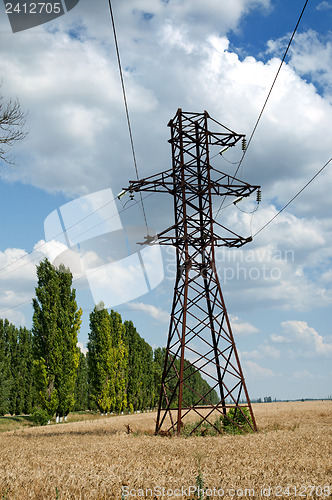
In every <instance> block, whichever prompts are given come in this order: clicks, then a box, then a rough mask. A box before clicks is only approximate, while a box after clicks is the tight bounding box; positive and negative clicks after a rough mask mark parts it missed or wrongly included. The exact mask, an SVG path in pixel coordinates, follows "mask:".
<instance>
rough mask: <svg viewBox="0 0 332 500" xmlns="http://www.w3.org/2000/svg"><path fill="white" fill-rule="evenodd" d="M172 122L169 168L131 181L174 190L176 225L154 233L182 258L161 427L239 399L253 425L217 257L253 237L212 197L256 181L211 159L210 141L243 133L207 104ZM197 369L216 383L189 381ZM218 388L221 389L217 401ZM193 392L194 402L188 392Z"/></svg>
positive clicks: (211, 417)
mask: <svg viewBox="0 0 332 500" xmlns="http://www.w3.org/2000/svg"><path fill="white" fill-rule="evenodd" d="M210 123H212V124H213V126H214V127H216V126H217V127H218V132H211V131H210V130H209V124H210ZM168 126H169V127H170V129H171V139H170V140H169V142H170V144H171V146H172V163H173V166H172V169H170V170H167V171H164V172H162V173H160V174H156V175H153V176H151V177H148V178H146V179H142V180H139V181H130V187H129V188H127V190H129V191H150V192H167V193H170V194H171V195H173V198H174V213H175V222H174V225H173V226H171V227H169V228H168V229H166V230H164V231H162V232H161V233H159V234H158V235H157V237H155V239H154V241H156V239H157V241H158V243H159V244H165V245H172V246H174V247H175V249H176V261H177V275H176V280H175V287H174V298H173V305H172V312H171V317H170V326H169V334H168V342H167V347H166V358H165V365H164V371H163V375H162V381H161V392H160V400H159V408H158V415H157V423H156V433H159V432H161V431H163V430H164V431H176V432H177V433H178V434H179V433H180V432H181V428H182V425H183V419H184V417H185V416H186V415H187V414H188V413H189V412H191V411H194V412H195V413H196V414H197V416H198V417H199V421H198V423H197V426H196V428H197V427H198V426H199V425H201V424H202V423H203V422H208V423H209V424H210V425H211V426H213V427H214V423H215V420H216V414H217V415H218V414H220V416H222V417H224V416H226V415H227V408H230V407H234V406H236V408H237V410H236V411H239V412H241V413H242V414H243V413H244V412H243V408H245V407H247V408H248V409H249V411H250V415H251V420H252V422H249V421H248V424H249V425H250V426H251V428H252V429H253V430H256V424H255V419H254V415H253V412H252V408H251V404H250V400H249V396H248V391H247V388H246V384H245V380H244V377H243V372H242V369H241V365H240V360H239V356H238V353H237V350H236V346H235V342H234V337H233V333H232V329H231V324H230V321H229V317H228V314H227V310H226V306H225V302H224V298H223V294H222V291H221V287H220V282H219V278H218V274H217V270H216V265H215V247H219V246H226V247H240V246H242V245H244V244H245V243H247V242H248V241H251V238H242V237H241V236H239V235H238V234H236V233H234V232H233V231H231V230H230V229H227V228H226V227H224V226H222V225H221V224H220V223H218V222H216V221H215V220H214V218H213V210H212V199H213V197H220V196H229V197H231V199H232V200H235V199H236V198H238V197H247V196H250V194H252V193H253V192H254V191H255V190H257V189H259V186H251V185H249V184H247V183H245V182H242V181H240V180H238V179H236V178H234V177H232V176H230V175H227V174H224V173H222V172H220V171H218V170H216V169H215V168H213V167H212V166H211V165H210V147H211V146H219V147H222V148H223V147H231V146H234V145H235V144H236V143H237V142H238V141H240V140H241V139H243V138H244V136H243V135H239V134H236V133H235V132H233V131H231V130H230V129H228V128H226V127H225V126H223V125H221V124H220V123H219V122H217V121H216V120H213V119H212V118H211V117H210V116H209V114H208V113H207V112H206V111H205V112H204V113H185V112H183V111H182V110H181V109H179V110H178V111H177V113H176V115H175V117H174V119H172V120H171V121H170V122H169V124H168ZM212 177H213V178H212ZM217 232H218V233H217ZM145 243H148V244H149V243H150V244H151V243H153V238H151V237H149V236H148V237H147V239H146V242H145ZM196 372H199V373H200V374H201V375H203V376H205V378H208V380H209V383H210V386H211V388H209V389H207V385H206V386H204V387H202V389H201V390H198V389H197V387H196V388H193V387H192V384H191V380H193V379H191V377H192V376H193V375H194V374H195V373H196ZM213 389H214V390H215V391H216V392H217V395H218V402H217V403H216V401H215V397H216V396H215V392H214V391H213ZM189 394H190V400H191V404H189V403H188V401H187V400H186V399H188V395H189ZM213 394H214V398H213V397H212V396H213ZM243 400H245V401H246V403H243ZM192 401H194V403H192ZM227 401H228V402H227ZM226 418H227V417H226ZM228 418H229V417H228ZM234 425H238V424H236V423H234ZM194 431H195V429H193V431H192V432H194Z"/></svg>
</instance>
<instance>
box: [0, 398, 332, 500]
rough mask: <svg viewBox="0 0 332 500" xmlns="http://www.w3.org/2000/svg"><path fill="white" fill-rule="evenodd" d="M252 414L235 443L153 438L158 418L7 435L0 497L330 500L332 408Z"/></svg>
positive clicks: (301, 406)
mask: <svg viewBox="0 0 332 500" xmlns="http://www.w3.org/2000/svg"><path fill="white" fill-rule="evenodd" d="M254 412H255V416H256V420H257V425H258V427H259V432H257V433H255V434H247V435H238V436H230V435H223V436H218V437H211V436H206V437H189V438H186V437H161V436H157V437H156V436H153V430H154V423H155V418H156V414H155V413H144V414H135V415H129V416H127V415H122V416H116V417H114V416H112V417H110V416H109V417H102V418H98V419H96V420H93V419H90V420H86V421H81V422H73V423H65V424H58V425H50V426H46V427H25V428H22V429H19V430H14V431H9V432H4V433H2V434H1V435H0V440H1V447H0V471H1V474H0V498H2V499H20V500H25V499H29V498H34V499H40V500H42V499H43V500H45V499H47V500H49V499H69V498H70V499H96V500H97V499H98V500H101V499H121V498H152V499H153V498H167V499H171V498H184V499H189V498H208V496H210V498H211V499H212V498H264V497H270V498H295V497H300V498H327V497H329V496H330V497H332V402H330V401H325V402H323V401H322V402H297V403H266V404H256V405H254ZM198 487H200V491H197V489H198ZM287 488H288V489H287ZM199 495H200V496H199Z"/></svg>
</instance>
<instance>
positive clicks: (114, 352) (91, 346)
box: [88, 304, 128, 413]
mask: <svg viewBox="0 0 332 500" xmlns="http://www.w3.org/2000/svg"><path fill="white" fill-rule="evenodd" d="M124 330H125V329H124V325H123V324H122V320H121V316H120V314H118V313H115V312H114V311H111V313H110V314H109V313H108V311H107V309H105V308H104V307H103V304H100V305H99V306H98V307H95V308H94V309H93V311H92V312H91V314H90V332H89V342H88V351H89V355H88V373H89V398H90V401H91V407H92V408H93V407H97V408H98V409H99V410H100V411H101V413H107V412H109V411H118V412H120V411H122V410H124V409H125V408H126V407H127V395H126V385H127V383H126V382H127V373H128V349H127V347H126V345H125V342H124Z"/></svg>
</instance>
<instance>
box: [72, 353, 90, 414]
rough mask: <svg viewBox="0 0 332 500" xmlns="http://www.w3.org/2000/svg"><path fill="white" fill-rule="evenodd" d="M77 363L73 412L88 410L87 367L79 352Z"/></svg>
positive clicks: (84, 358) (83, 357) (82, 355)
mask: <svg viewBox="0 0 332 500" xmlns="http://www.w3.org/2000/svg"><path fill="white" fill-rule="evenodd" d="M79 356H80V358H79V363H78V369H77V378H76V384H75V408H74V409H75V410H86V409H87V408H88V366H87V360H86V357H85V356H84V354H83V352H81V350H80V351H79Z"/></svg>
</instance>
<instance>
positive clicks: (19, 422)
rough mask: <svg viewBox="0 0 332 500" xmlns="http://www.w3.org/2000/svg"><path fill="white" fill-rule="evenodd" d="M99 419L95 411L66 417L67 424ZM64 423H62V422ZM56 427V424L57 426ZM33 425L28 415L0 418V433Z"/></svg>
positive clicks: (98, 414) (99, 416) (53, 422)
mask: <svg viewBox="0 0 332 500" xmlns="http://www.w3.org/2000/svg"><path fill="white" fill-rule="evenodd" d="M100 418H107V417H101V415H100V413H99V412H97V411H77V412H72V413H70V414H69V415H68V417H67V423H69V422H83V421H84V422H85V421H89V420H98V419H100ZM63 423H64V422H63ZM51 424H55V419H53V420H52V421H51ZM57 425H58V424H57ZM33 426H34V423H33V422H32V418H31V417H30V415H17V416H16V415H15V416H4V417H1V416H0V433H1V432H7V431H14V430H20V429H24V428H25V427H33Z"/></svg>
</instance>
